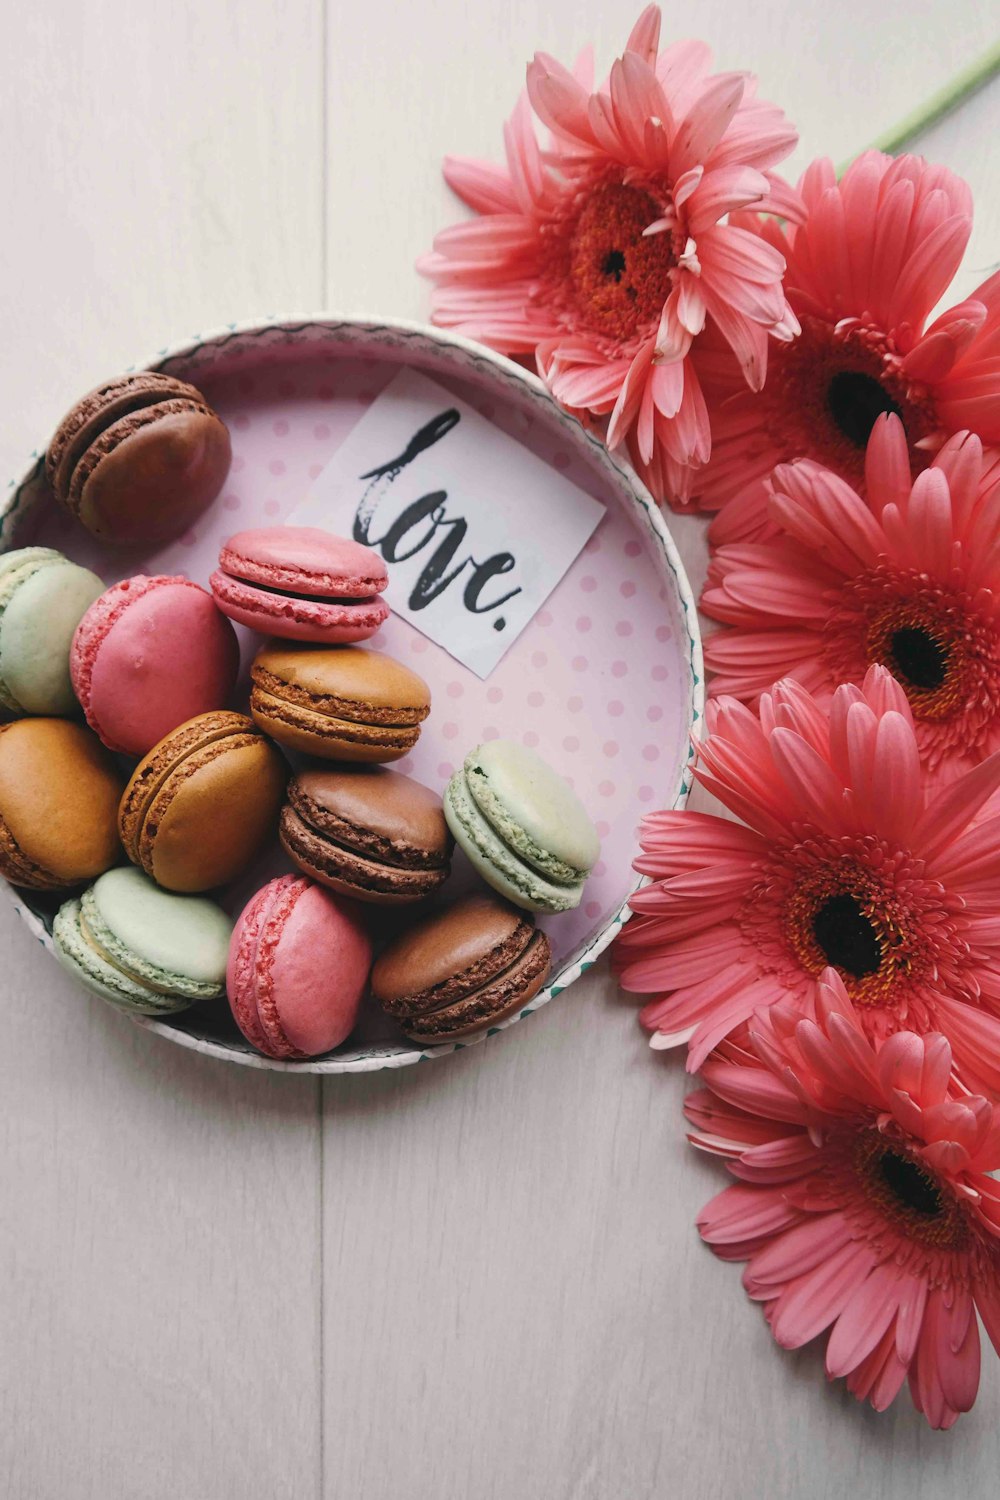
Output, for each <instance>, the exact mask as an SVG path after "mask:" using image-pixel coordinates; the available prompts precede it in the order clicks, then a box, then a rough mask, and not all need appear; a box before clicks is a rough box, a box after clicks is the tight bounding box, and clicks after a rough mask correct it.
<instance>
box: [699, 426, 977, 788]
mask: <svg viewBox="0 0 1000 1500" xmlns="http://www.w3.org/2000/svg"><path fill="white" fill-rule="evenodd" d="M866 481H867V482H866V491H867V501H866V500H863V499H862V498H861V496H860V495H858V494H857V493H856V491H854V490H852V489H851V487H850V486H849V485H848V484H847V483H846V482H845V481H844V480H842V479H840V478H838V477H837V475H835V474H832V473H831V472H830V471H829V470H828V469H824V468H821V467H820V466H819V465H818V464H814V463H810V462H808V461H807V462H805V463H796V464H783V465H781V466H780V467H779V468H778V469H777V470H775V473H774V475H773V476H772V479H771V482H770V487H771V490H772V493H771V495H770V499H769V505H768V518H769V520H770V521H771V523H772V525H773V530H774V534H773V535H769V536H766V537H765V538H764V539H763V540H761V541H758V542H742V543H733V544H731V545H730V546H726V547H722V548H720V550H719V551H718V552H717V553H716V554H715V556H714V558H713V559H712V563H711V565H710V567H709V572H708V582H707V586H706V588H705V592H704V594H703V595H702V600H701V605H702V609H703V610H704V611H705V613H706V614H708V615H711V616H712V617H713V618H714V619H716V620H722V621H724V622H725V623H726V624H727V625H730V626H732V627H733V628H732V629H730V630H725V631H719V632H717V633H716V634H715V635H713V636H711V637H710V638H709V640H708V641H707V642H706V645H705V660H706V662H707V664H708V665H709V666H710V667H711V668H712V669H713V671H714V672H715V673H716V676H715V680H714V681H713V683H712V689H711V690H712V692H713V693H716V694H718V693H727V694H731V695H732V696H734V697H737V698H741V699H743V700H744V701H745V702H753V701H754V700H755V699H756V697H757V695H758V694H759V693H761V692H762V691H763V690H764V689H765V688H768V687H770V686H771V684H772V682H774V680H775V679H776V678H778V677H786V676H787V677H794V678H795V679H796V680H797V681H798V682H801V683H802V684H803V685H804V686H805V687H807V688H808V689H809V690H810V692H812V693H813V694H814V696H816V697H817V698H818V699H819V701H821V702H826V701H829V699H830V697H831V696H832V694H833V692H834V690H835V688H836V687H837V685H838V683H841V682H860V681H861V679H862V678H863V677H864V675H865V672H866V671H867V669H868V667H869V666H870V665H871V664H872V663H873V662H875V663H878V664H880V665H881V666H884V667H887V668H888V669H889V671H891V672H892V674H893V676H894V677H895V678H896V679H897V680H898V681H899V682H900V684H901V685H902V687H903V689H904V691H905V692H906V696H907V698H908V700H909V704H910V709H911V711H912V714H913V718H914V721H915V729H916V735H917V742H918V744H919V745H920V752H921V758H922V760H923V762H924V765H925V766H926V767H927V768H928V769H929V770H930V771H932V772H934V773H935V774H939V773H940V774H943V775H945V776H947V777H951V776H953V775H955V774H956V773H957V772H959V771H961V770H964V769H968V768H969V767H970V766H973V765H975V764H977V762H979V761H981V760H983V759H984V758H985V757H986V756H987V755H990V754H991V753H992V752H993V751H994V750H997V749H1000V465H997V464H991V465H989V466H984V463H983V455H982V447H981V444H980V442H979V439H978V438H977V437H972V436H970V435H969V434H968V433H960V434H958V435H956V436H955V437H953V438H949V439H948V441H947V442H946V443H945V445H944V447H943V448H942V449H941V450H940V452H939V453H938V454H937V456H936V458H935V459H934V463H933V465H932V467H931V468H929V469H925V470H924V472H923V473H922V474H920V475H918V477H917V479H916V481H915V482H914V483H913V485H912V488H911V484H910V470H909V464H908V462H907V452H906V435H905V433H904V431H903V425H902V423H901V422H900V421H899V419H898V418H897V417H895V416H892V417H881V418H880V419H879V421H878V423H877V424H876V426H875V429H874V431H873V432H872V436H871V440H870V442H869V444H868V454H867V466H866Z"/></svg>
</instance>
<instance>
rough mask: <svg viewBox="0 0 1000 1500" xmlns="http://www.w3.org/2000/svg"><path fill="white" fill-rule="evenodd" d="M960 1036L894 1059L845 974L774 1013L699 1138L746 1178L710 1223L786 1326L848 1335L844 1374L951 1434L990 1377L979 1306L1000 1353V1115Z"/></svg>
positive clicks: (717, 1203)
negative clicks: (981, 1087)
mask: <svg viewBox="0 0 1000 1500" xmlns="http://www.w3.org/2000/svg"><path fill="white" fill-rule="evenodd" d="M951 1070H952V1054H951V1048H950V1047H949V1045H948V1042H947V1041H946V1040H945V1038H944V1037H943V1036H941V1035H939V1034H936V1033H933V1034H931V1035H928V1036H917V1035H914V1034H913V1033H912V1032H900V1033H897V1035H895V1036H893V1037H891V1038H890V1039H889V1040H888V1041H887V1042H886V1044H885V1046H884V1047H882V1048H881V1050H880V1051H878V1053H877V1054H876V1052H875V1050H874V1049H873V1048H872V1046H871V1043H870V1041H869V1040H868V1039H867V1037H866V1035H865V1031H864V1028H863V1026H862V1024H861V1021H860V1017H859V1014H858V1012H857V1010H856V1009H855V1007H854V1006H853V1005H852V1004H851V1002H850V1000H849V999H848V997H847V994H846V992H845V990H844V987H843V985H842V984H841V983H840V981H839V979H838V978H837V976H836V974H834V973H833V972H832V971H828V973H827V975H826V978H825V982H822V983H821V984H820V985H819V986H818V994H817V999H816V1008H815V1016H814V1017H809V1018H803V1017H802V1016H801V1015H800V1014H796V1013H795V1012H794V1010H791V1009H787V1008H785V1007H780V1006H779V1007H775V1008H773V1009H772V1010H771V1011H770V1013H769V1015H768V1016H767V1017H766V1018H762V1019H761V1020H760V1021H759V1022H754V1023H752V1027H751V1032H750V1041H749V1045H748V1047H747V1048H746V1049H744V1048H740V1047H735V1046H733V1045H732V1044H726V1046H725V1047H723V1048H722V1049H720V1051H719V1052H718V1053H716V1054H715V1055H713V1056H712V1057H711V1058H709V1059H708V1061H707V1062H706V1064H705V1067H704V1078H705V1082H706V1084H707V1085H708V1087H707V1088H706V1089H702V1090H699V1091H698V1092H696V1093H694V1094H692V1095H690V1097H689V1098H688V1100H687V1102H686V1113H687V1116H688V1119H689V1120H690V1121H691V1123H692V1125H693V1127H694V1128H693V1130H692V1132H691V1134H690V1136H689V1139H690V1140H691V1141H692V1142H693V1143H694V1144H695V1145H696V1146H700V1147H702V1148H703V1149H705V1150H708V1151H712V1152H714V1153H716V1154H718V1155H721V1156H725V1157H728V1158H730V1170H731V1171H732V1172H733V1174H734V1175H735V1176H736V1177H738V1178H740V1179H741V1180H740V1182H739V1184H738V1185H736V1186H734V1187H730V1188H727V1189H726V1190H725V1191H724V1192H722V1193H720V1194H719V1195H718V1197H717V1198H715V1199H713V1201H712V1202H711V1203H710V1204H709V1205H708V1207H707V1208H705V1209H704V1211H703V1212H702V1213H701V1215H700V1216H699V1219H698V1228H699V1229H700V1231H701V1234H702V1236H703V1238H704V1239H705V1240H706V1241H707V1242H708V1244H709V1245H711V1247H712V1249H713V1250H714V1251H715V1253H716V1254H717V1255H718V1256H720V1257H721V1258H722V1259H723V1260H740V1261H746V1262H747V1268H746V1271H745V1272H744V1274H743V1284H744V1286H745V1287H746V1289H747V1291H748V1292H749V1294H750V1296H751V1297H753V1298H754V1299H755V1300H757V1301H759V1302H762V1303H763V1304H764V1311H765V1315H766V1317H767V1320H768V1323H769V1324H770V1326H771V1331H772V1333H773V1334H774V1337H775V1338H776V1339H777V1341H778V1343H779V1344H781V1345H782V1346H783V1347H784V1348H786V1349H797V1348H799V1347H800V1346H801V1345H802V1344H806V1343H808V1342H809V1341H810V1340H811V1339H814V1338H816V1337H817V1336H818V1335H819V1334H821V1333H822V1332H823V1331H824V1330H825V1329H830V1337H829V1340H828V1342H827V1347H826V1368H827V1373H828V1374H829V1375H830V1377H831V1378H834V1377H838V1376H846V1377H847V1386H848V1389H849V1390H850V1391H851V1392H852V1394H853V1395H855V1396H857V1397H858V1399H859V1400H862V1401H865V1400H867V1401H870V1402H871V1404H872V1406H874V1407H875V1409H876V1410H877V1411H884V1410H885V1408H886V1407H887V1406H888V1405H889V1404H890V1402H891V1401H892V1400H893V1399H894V1397H895V1396H896V1394H897V1393H898V1391H899V1390H900V1387H901V1386H902V1384H903V1381H904V1380H905V1379H906V1378H907V1376H909V1382H910V1392H911V1395H912V1397H913V1402H914V1405H915V1406H916V1407H917V1409H918V1410H919V1411H921V1412H923V1414H924V1415H925V1417H926V1418H927V1420H928V1422H929V1423H930V1425H931V1426H932V1427H950V1426H951V1425H952V1423H953V1422H954V1421H955V1420H956V1418H957V1417H958V1415H959V1413H960V1412H963V1411H968V1410H969V1409H970V1407H971V1406H972V1404H973V1402H974V1401H975V1398H976V1391H977V1390H978V1387H979V1328H978V1324H977V1321H976V1312H977V1310H978V1312H979V1316H980V1317H981V1318H982V1321H983V1324H984V1327H985V1329H986V1332H987V1334H988V1335H989V1337H990V1339H991V1341H992V1343H993V1345H994V1347H995V1348H996V1349H997V1350H998V1352H1000V1184H998V1183H997V1182H996V1181H994V1179H993V1178H991V1177H989V1176H987V1175H986V1174H987V1173H989V1172H992V1171H994V1170H995V1169H996V1168H997V1167H1000V1116H998V1115H997V1113H996V1111H995V1109H994V1107H993V1106H992V1105H991V1104H990V1103H989V1101H987V1100H986V1099H984V1098H982V1097H981V1096H979V1095H976V1094H970V1093H968V1092H967V1091H965V1090H964V1089H962V1088H961V1087H960V1086H959V1085H957V1084H956V1083H955V1082H954V1080H953V1079H952V1077H951Z"/></svg>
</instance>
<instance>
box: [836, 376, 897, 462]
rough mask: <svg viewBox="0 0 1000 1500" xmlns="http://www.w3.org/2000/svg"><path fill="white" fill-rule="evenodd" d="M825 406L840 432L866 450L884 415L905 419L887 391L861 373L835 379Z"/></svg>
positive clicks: (870, 377)
mask: <svg viewBox="0 0 1000 1500" xmlns="http://www.w3.org/2000/svg"><path fill="white" fill-rule="evenodd" d="M826 404H827V406H828V407H829V410H830V415H831V417H832V418H833V420H834V422H835V423H836V424H837V426H838V427H839V429H840V431H841V432H842V433H843V434H844V436H845V437H846V438H847V439H848V441H849V442H852V443H853V444H854V445H855V447H857V448H864V447H865V445H866V444H867V442H868V439H869V438H870V437H871V435H872V428H873V427H874V426H875V423H876V422H877V421H878V419H879V417H880V416H882V414H883V412H890V411H891V412H894V413H895V415H896V416H897V417H902V415H903V411H902V408H901V407H899V406H898V405H897V404H896V402H895V401H893V399H892V397H891V396H890V395H889V394H888V392H887V391H886V390H885V388H884V387H883V386H882V385H880V384H879V382H878V381H877V380H875V379H873V378H872V376H871V375H865V374H864V372H863V371H861V370H841V371H839V372H838V374H836V375H834V377H833V379H832V380H831V381H830V384H829V386H828V387H827V392H826Z"/></svg>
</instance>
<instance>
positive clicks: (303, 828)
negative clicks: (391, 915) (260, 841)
mask: <svg viewBox="0 0 1000 1500" xmlns="http://www.w3.org/2000/svg"><path fill="white" fill-rule="evenodd" d="M278 832H279V836H280V838H281V845H282V848H283V849H284V851H285V853H286V854H287V855H288V857H289V859H290V860H291V861H292V863H293V864H294V865H296V866H297V867H298V869H300V870H301V871H302V872H303V874H305V875H308V876H310V878H311V879H313V880H315V881H317V882H318V883H319V884H320V885H322V886H325V887H326V889H327V890H330V891H335V892H336V893H337V894H338V895H341V896H350V897H353V899H354V900H356V901H364V902H367V903H371V904H372V905H377V906H402V905H405V904H406V903H408V902H411V901H421V900H423V899H424V897H426V896H429V895H431V894H432V892H434V891H436V890H437V889H438V888H439V887H440V886H442V885H443V884H444V882H445V881H446V880H447V878H448V873H449V871H448V867H447V866H444V867H441V868H439V869H403V868H401V867H400V866H399V865H388V864H381V863H379V862H378V861H376V860H374V859H366V858H365V857H364V856H363V855H361V854H357V853H355V852H354V851H353V850H351V849H346V848H344V847H342V846H341V845H338V844H335V843H333V842H332V840H330V839H326V838H323V836H322V835H321V834H318V833H317V832H316V831H315V829H313V828H310V827H309V825H308V824H307V823H304V822H303V821H302V819H301V818H300V817H299V815H298V813H297V812H296V811H295V809H294V808H292V807H285V808H284V809H283V810H282V814H281V823H280V825H279V830H278Z"/></svg>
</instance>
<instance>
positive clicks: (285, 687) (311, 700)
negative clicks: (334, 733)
mask: <svg viewBox="0 0 1000 1500" xmlns="http://www.w3.org/2000/svg"><path fill="white" fill-rule="evenodd" d="M251 677H252V679H253V692H254V695H258V694H259V695H260V697H261V698H262V699H264V700H266V701H268V702H271V703H278V704H287V705H291V706H293V707H295V708H299V709H305V710H307V711H308V712H310V713H312V714H315V715H317V717H323V718H329V719H337V720H348V721H350V722H352V723H355V724H363V725H364V726H365V728H366V729H369V728H392V729H397V728H409V727H411V726H414V725H419V724H420V723H421V722H422V721H423V720H424V719H426V717H427V715H428V714H429V713H430V707H429V705H428V704H420V705H419V706H418V707H404V706H399V705H392V706H385V705H378V704H374V703H364V702H359V701H358V699H356V698H347V697H342V696H340V695H339V694H336V693H310V692H308V691H307V690H306V689H305V688H302V687H299V686H298V684H296V683H293V682H285V681H283V679H282V678H280V677H278V676H276V675H275V673H273V672H269V671H267V669H266V668H265V667H262V666H260V665H259V664H258V663H256V662H255V663H254V666H253V668H252V671H251Z"/></svg>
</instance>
